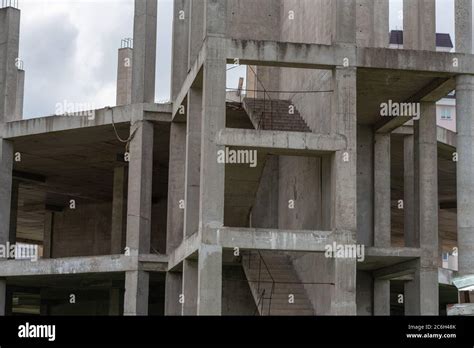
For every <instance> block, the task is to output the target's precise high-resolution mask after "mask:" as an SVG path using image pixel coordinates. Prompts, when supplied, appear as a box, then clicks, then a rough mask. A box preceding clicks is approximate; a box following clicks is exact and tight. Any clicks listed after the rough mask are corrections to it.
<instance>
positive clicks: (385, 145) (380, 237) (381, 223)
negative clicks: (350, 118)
mask: <svg viewBox="0 0 474 348" xmlns="http://www.w3.org/2000/svg"><path fill="white" fill-rule="evenodd" d="M390 184H391V183H390V133H388V134H378V133H377V134H375V143H374V244H375V246H376V247H380V248H382V247H385V248H389V247H390V245H391V219H390V210H391V195H390Z"/></svg>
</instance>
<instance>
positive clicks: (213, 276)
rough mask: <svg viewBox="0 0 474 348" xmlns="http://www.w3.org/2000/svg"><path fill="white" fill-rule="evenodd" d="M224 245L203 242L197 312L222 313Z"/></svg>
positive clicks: (200, 252) (200, 253) (206, 313)
mask: <svg viewBox="0 0 474 348" xmlns="http://www.w3.org/2000/svg"><path fill="white" fill-rule="evenodd" d="M221 312H222V247H220V246H217V245H207V244H201V247H200V248H199V261H198V291H197V314H198V315H221Z"/></svg>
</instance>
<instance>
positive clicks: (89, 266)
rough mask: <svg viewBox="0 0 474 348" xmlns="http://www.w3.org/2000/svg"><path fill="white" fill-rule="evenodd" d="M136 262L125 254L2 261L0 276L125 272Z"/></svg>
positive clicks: (135, 259) (131, 268)
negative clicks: (35, 260)
mask: <svg viewBox="0 0 474 348" xmlns="http://www.w3.org/2000/svg"><path fill="white" fill-rule="evenodd" d="M137 262H138V259H137V258H134V257H131V256H126V255H110V256H88V257H72V258H60V259H40V260H38V261H37V262H32V261H30V260H25V261H21V260H12V261H2V267H1V268H0V277H23V276H39V275H64V274H88V273H111V272H125V271H129V270H133V269H135V268H136V263H137Z"/></svg>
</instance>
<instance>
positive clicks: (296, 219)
mask: <svg viewBox="0 0 474 348" xmlns="http://www.w3.org/2000/svg"><path fill="white" fill-rule="evenodd" d="M290 200H292V201H294V208H293V209H291V208H290V207H289V201H290ZM278 207H279V208H278V228H280V229H295V230H317V229H318V228H319V227H320V226H321V167H320V159H319V158H315V157H297V156H292V157H289V156H281V157H280V158H279V198H278Z"/></svg>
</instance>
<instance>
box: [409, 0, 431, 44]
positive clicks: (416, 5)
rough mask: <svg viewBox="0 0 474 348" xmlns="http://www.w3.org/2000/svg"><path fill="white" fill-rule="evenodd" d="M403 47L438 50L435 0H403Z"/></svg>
mask: <svg viewBox="0 0 474 348" xmlns="http://www.w3.org/2000/svg"><path fill="white" fill-rule="evenodd" d="M403 48H404V49H407V50H424V51H435V50H436V1H435V0H416V1H413V0H403Z"/></svg>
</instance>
